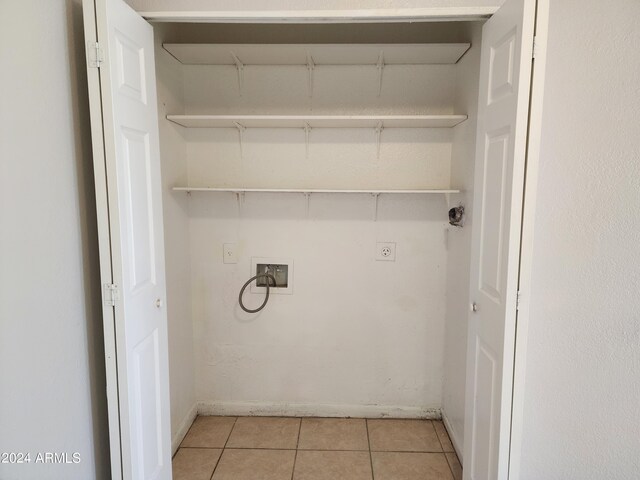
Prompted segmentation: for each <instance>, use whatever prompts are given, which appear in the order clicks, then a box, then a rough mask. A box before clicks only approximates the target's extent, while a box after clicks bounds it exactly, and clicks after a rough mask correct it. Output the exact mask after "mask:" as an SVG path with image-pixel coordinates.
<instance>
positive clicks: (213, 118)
mask: <svg viewBox="0 0 640 480" xmlns="http://www.w3.org/2000/svg"><path fill="white" fill-rule="evenodd" d="M466 119H467V116H466V115H167V120H169V121H171V122H174V123H177V124H178V125H182V126H183V127H187V128H239V127H245V128H305V127H309V128H379V127H382V128H451V127H455V126H456V125H458V124H459V123H461V122H464V121H465V120H466Z"/></svg>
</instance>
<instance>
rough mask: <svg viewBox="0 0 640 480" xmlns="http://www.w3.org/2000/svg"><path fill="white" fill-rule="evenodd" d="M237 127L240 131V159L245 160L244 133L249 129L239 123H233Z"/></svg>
mask: <svg viewBox="0 0 640 480" xmlns="http://www.w3.org/2000/svg"><path fill="white" fill-rule="evenodd" d="M233 123H235V125H236V128H237V129H238V140H239V141H240V158H241V159H242V158H244V148H243V143H244V131H245V130H246V129H247V127H245V126H244V125H241V124H240V123H238V122H233Z"/></svg>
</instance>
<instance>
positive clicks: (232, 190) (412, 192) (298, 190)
mask: <svg viewBox="0 0 640 480" xmlns="http://www.w3.org/2000/svg"><path fill="white" fill-rule="evenodd" d="M173 190H174V191H176V192H228V193H304V194H310V193H360V194H363V193H366V194H371V195H380V194H383V193H390V194H410V195H423V194H434V193H435V194H438V193H443V194H452V193H460V190H453V189H416V190H384V189H382V190H380V189H367V190H342V189H323V188H242V187H239V188H233V187H173Z"/></svg>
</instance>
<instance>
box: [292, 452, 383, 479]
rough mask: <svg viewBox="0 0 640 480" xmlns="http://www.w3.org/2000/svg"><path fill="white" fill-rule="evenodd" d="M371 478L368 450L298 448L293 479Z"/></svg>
mask: <svg viewBox="0 0 640 480" xmlns="http://www.w3.org/2000/svg"><path fill="white" fill-rule="evenodd" d="M336 479H349V480H371V479H372V475H371V459H370V458H369V452H344V451H343V452H329V451H325V450H323V451H313V450H299V451H298V456H297V458H296V466H295V470H294V472H293V480H336Z"/></svg>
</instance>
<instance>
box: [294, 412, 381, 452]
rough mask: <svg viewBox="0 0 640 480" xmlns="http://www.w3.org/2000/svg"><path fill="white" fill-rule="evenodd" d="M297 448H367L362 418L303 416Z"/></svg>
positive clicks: (367, 443) (364, 425)
mask: <svg viewBox="0 0 640 480" xmlns="http://www.w3.org/2000/svg"><path fill="white" fill-rule="evenodd" d="M298 448H300V449H303V450H369V440H368V439H367V424H366V421H365V420H364V419H363V418H303V419H302V424H301V426H300V441H299V442H298Z"/></svg>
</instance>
